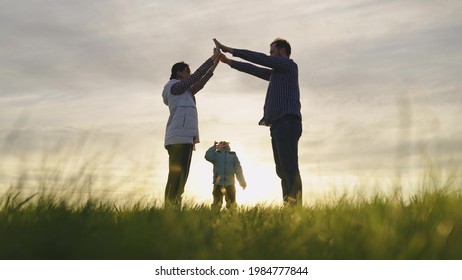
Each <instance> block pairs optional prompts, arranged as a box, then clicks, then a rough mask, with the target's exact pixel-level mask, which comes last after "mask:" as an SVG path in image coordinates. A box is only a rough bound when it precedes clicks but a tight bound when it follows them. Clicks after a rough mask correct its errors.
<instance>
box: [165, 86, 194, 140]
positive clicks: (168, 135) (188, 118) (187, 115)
mask: <svg viewBox="0 0 462 280" xmlns="http://www.w3.org/2000/svg"><path fill="white" fill-rule="evenodd" d="M178 82H180V80H177V79H172V80H170V81H169V82H168V83H167V84H166V85H165V87H164V90H163V92H162V98H163V100H164V103H165V105H167V106H168V109H169V110H170V116H169V118H168V122H167V127H166V131H165V144H164V145H165V146H167V145H172V144H195V143H199V121H198V116H197V108H196V101H195V99H194V97H193V95H192V94H191V92H190V91H189V90H186V91H185V92H184V93H183V94H180V95H173V94H171V93H170V89H171V87H172V85H174V84H175V83H178Z"/></svg>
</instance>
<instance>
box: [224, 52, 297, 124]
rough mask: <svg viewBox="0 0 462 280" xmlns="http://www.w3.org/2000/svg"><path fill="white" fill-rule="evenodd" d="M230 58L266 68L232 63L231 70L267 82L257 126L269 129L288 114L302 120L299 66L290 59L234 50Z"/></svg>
mask: <svg viewBox="0 0 462 280" xmlns="http://www.w3.org/2000/svg"><path fill="white" fill-rule="evenodd" d="M233 56H235V57H239V58H242V59H244V60H247V61H250V62H252V63H255V64H258V65H262V66H265V67H268V68H264V67H258V66H255V65H253V64H250V63H246V62H240V61H235V60H232V61H231V67H232V68H234V69H236V70H239V71H242V72H245V73H248V74H251V75H254V76H256V77H258V78H261V79H264V80H266V81H269V84H268V90H267V92H266V99H265V105H264V107H263V118H262V119H261V121H260V122H259V125H266V126H270V125H271V124H272V123H273V122H275V121H276V120H278V119H280V118H282V117H284V116H287V115H295V116H298V117H300V119H301V118H302V115H301V112H300V111H301V104H300V88H299V85H298V66H297V64H296V63H295V62H294V61H293V60H292V59H290V58H287V57H275V56H268V55H266V54H263V53H258V52H253V51H248V50H239V49H234V50H233Z"/></svg>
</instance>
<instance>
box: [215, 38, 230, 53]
mask: <svg viewBox="0 0 462 280" xmlns="http://www.w3.org/2000/svg"><path fill="white" fill-rule="evenodd" d="M213 41H214V42H215V45H216V46H217V48H219V49H221V50H222V51H223V52H226V53H230V54H232V53H233V49H232V48H230V47H227V46H225V45H223V44H221V43H220V42H218V40H217V39H215V38H213Z"/></svg>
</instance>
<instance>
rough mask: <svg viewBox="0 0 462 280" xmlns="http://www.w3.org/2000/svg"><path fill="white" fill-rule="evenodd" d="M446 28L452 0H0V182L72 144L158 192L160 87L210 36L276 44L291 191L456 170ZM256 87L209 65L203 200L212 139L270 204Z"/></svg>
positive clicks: (193, 186)
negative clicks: (289, 112)
mask: <svg viewBox="0 0 462 280" xmlns="http://www.w3.org/2000/svg"><path fill="white" fill-rule="evenodd" d="M460 34H462V2H461V1H458V0H443V1H432V0H397V1H393V0H388V1H384V0H351V1H341V0H325V1H307V0H287V1H268V0H265V1H260V0H256V1H243V0H242V1H241V0H227V1H186V0H178V1H161V0H157V1H151V0H136V1H117V0H111V1H87V0H81V1H59V0H54V1H52V0H40V1H39V0H37V1H34V0H28V1H9V0H0V38H1V44H0V112H1V118H0V137H1V139H2V140H1V142H0V143H1V144H0V152H1V153H2V157H3V158H4V159H9V161H8V163H7V162H6V161H5V160H3V161H1V162H0V164H1V166H0V175H1V176H3V177H4V178H6V177H8V178H10V177H12V175H10V173H9V171H6V170H10V169H11V168H13V169H14V168H16V170H17V169H18V168H17V166H15V167H13V166H12V165H13V163H12V161H11V159H12V158H15V157H16V158H21V160H22V161H24V159H25V158H28V157H32V155H33V154H40V153H42V156H43V153H51V151H54V150H59V151H64V150H66V148H69V147H75V146H76V145H79V143H81V142H82V141H86V142H85V145H84V146H85V147H84V148H82V147H80V148H79V149H80V150H79V151H77V152H74V153H75V154H74V156H82V157H83V156H84V155H85V154H86V155H88V154H91V153H97V151H99V150H100V149H101V150H102V148H107V147H108V146H110V147H113V146H114V148H113V149H116V150H117V154H118V155H120V156H119V157H118V159H117V160H115V162H112V163H111V164H110V165H111V167H110V168H109V167H108V169H111V170H119V169H123V168H125V167H126V166H135V168H136V169H137V170H138V169H139V170H143V172H144V173H143V174H144V175H143V176H141V177H143V178H145V179H146V181H147V185H148V186H151V187H152V192H153V193H156V194H159V195H160V194H161V193H162V191H163V188H164V184H165V181H166V176H167V173H166V172H167V171H166V168H167V152H166V150H165V149H164V148H163V138H164V131H165V124H166V120H167V118H168V108H167V107H166V106H165V105H164V104H163V103H162V98H161V92H162V88H163V86H164V84H165V83H166V82H167V81H168V78H169V75H170V68H171V66H172V65H173V64H174V63H176V62H178V61H185V62H187V63H188V64H190V66H191V69H192V70H195V69H196V68H197V67H198V66H199V65H201V64H202V62H203V61H205V59H206V58H208V57H210V55H211V54H212V49H213V42H212V38H214V37H216V38H217V39H218V40H220V41H221V42H222V43H223V44H225V45H228V46H231V47H235V48H242V49H250V50H255V51H259V52H263V53H268V52H269V44H270V42H271V41H272V40H273V39H275V38H276V37H283V38H285V39H287V40H288V41H289V42H290V43H291V45H292V56H291V58H293V59H294V60H295V62H296V63H297V64H298V66H299V70H300V73H299V75H300V76H299V80H300V87H301V102H302V114H303V128H304V132H303V136H302V138H301V141H300V155H299V156H300V164H301V171H302V178H303V181H304V186H305V190H306V193H308V192H310V191H313V192H317V191H323V190H326V189H328V188H329V187H328V186H330V185H332V183H333V182H335V183H338V182H339V180H340V183H341V182H342V180H344V181H343V182H346V183H351V181H350V179H352V178H353V179H355V178H375V177H380V176H382V175H385V176H388V177H390V176H394V175H396V174H397V173H400V172H406V171H409V170H418V169H419V168H421V167H422V165H424V164H425V161H424V160H423V157H424V156H429V157H430V158H431V159H432V160H433V161H434V162H435V163H436V164H437V165H438V166H439V167H442V168H453V167H457V165H458V163H460V161H461V159H462V152H461V149H460V146H461V143H462V126H461V125H460V122H461V120H462V119H461V116H462V114H461V113H462V106H461V105H462V95H461V89H462V79H461V78H460V75H461V73H462V36H460ZM266 88H267V83H266V82H265V81H263V80H258V79H256V78H254V77H251V76H248V75H246V74H243V73H240V72H237V71H235V70H233V69H231V68H229V67H228V66H227V65H219V66H218V68H217V70H216V71H215V75H214V77H213V78H212V79H211V80H210V82H209V84H207V86H206V87H205V88H204V90H203V91H201V92H200V93H199V94H198V96H197V102H198V110H199V122H200V124H199V125H200V134H201V143H200V144H199V145H198V146H197V150H196V151H195V153H194V156H193V157H194V159H193V163H192V170H191V175H190V179H189V182H188V185H187V193H186V194H187V195H190V196H195V197H199V200H202V199H205V198H209V196H210V197H211V195H210V191H211V190H209V189H208V188H210V183H211V182H209V181H211V172H212V168H211V165H210V164H209V163H208V162H206V161H205V160H204V159H203V155H204V153H205V151H206V150H207V148H208V147H209V146H211V144H213V141H214V140H228V141H231V148H232V149H234V150H236V152H237V154H238V155H239V157H240V158H241V161H242V164H243V167H244V172H245V173H247V176H248V177H249V179H248V181H250V185H249V189H248V193H249V194H250V193H252V192H254V194H258V193H260V194H261V196H262V197H263V199H265V200H273V199H275V200H277V199H279V196H280V186H279V183H278V179H277V177H276V175H275V172H274V166H273V159H272V151H271V145H270V137H269V129H267V128H265V127H259V126H258V125H257V122H258V121H259V120H260V118H261V116H262V108H263V102H264V98H265V93H266ZM82 138H85V139H86V140H82ZM57 146H59V149H58V148H56V147H57ZM90 150H91V152H90ZM101 168H104V167H101ZM128 168H129V169H130V168H132V169H133V167H128ZM132 169H130V170H132ZM207 176H209V177H207ZM4 181H5V180H4ZM252 184H253V185H252ZM261 185H268V187H263V186H261ZM126 186H128V184H127V185H126ZM127 188H130V187H127ZM251 188H253V190H251ZM265 188H266V189H265ZM204 190H205V191H204ZM149 191H151V190H149ZM246 192H247V190H246ZM242 196H243V199H245V193H242ZM249 200H250V199H249Z"/></svg>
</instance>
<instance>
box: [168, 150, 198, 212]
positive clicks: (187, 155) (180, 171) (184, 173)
mask: <svg viewBox="0 0 462 280" xmlns="http://www.w3.org/2000/svg"><path fill="white" fill-rule="evenodd" d="M192 149H193V145H192V144H173V145H168V146H167V151H168V156H169V159H168V168H169V172H168V181H167V186H166V187H165V205H166V206H181V196H182V195H183V193H184V186H185V184H186V181H187V180H188V175H189V167H190V166H191V157H192Z"/></svg>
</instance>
